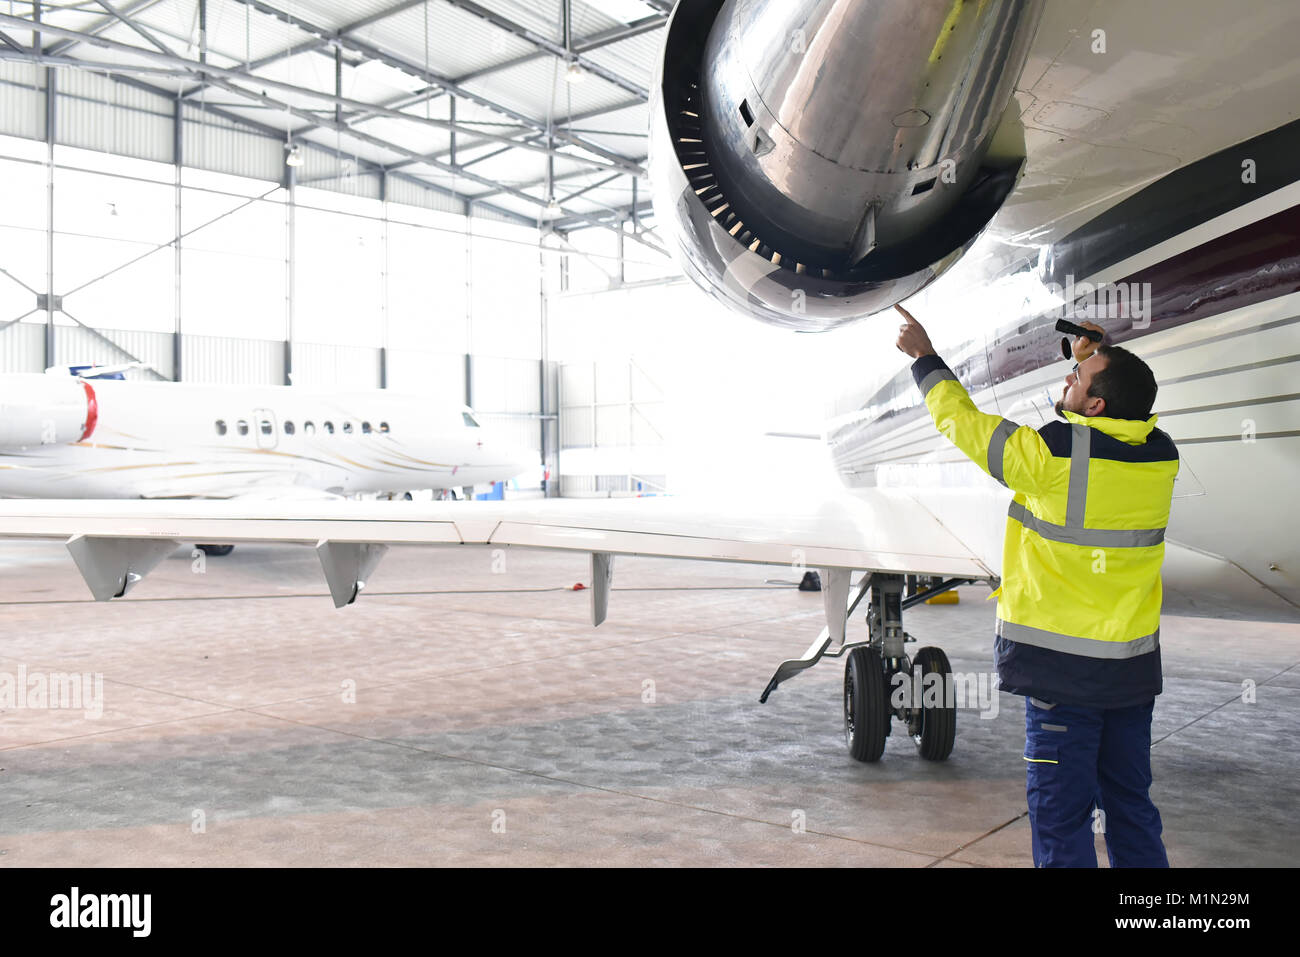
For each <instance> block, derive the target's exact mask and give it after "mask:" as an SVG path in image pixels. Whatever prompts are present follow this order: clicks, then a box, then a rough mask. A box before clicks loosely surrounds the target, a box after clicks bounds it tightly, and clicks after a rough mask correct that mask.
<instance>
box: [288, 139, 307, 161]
mask: <svg viewBox="0 0 1300 957" xmlns="http://www.w3.org/2000/svg"><path fill="white" fill-rule="evenodd" d="M285 148H286V149H287V150H288V153H287V154H286V155H285V157H284V165H285V166H301V165H302V164H303V163H304V162H305V160H304V159H303V155H302V147H301V146H299V145H298V144H297V143H294V144H293V145H292V146H287V147H285Z"/></svg>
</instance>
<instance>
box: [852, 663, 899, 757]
mask: <svg viewBox="0 0 1300 957" xmlns="http://www.w3.org/2000/svg"><path fill="white" fill-rule="evenodd" d="M887 737H889V689H888V688H887V687H886V685H885V670H884V667H883V666H882V665H881V662H880V652H879V651H877V650H876V649H875V648H869V647H868V648H854V649H853V650H852V651H850V652H849V660H848V661H846V662H845V663H844V740H845V743H847V744H848V746H849V754H851V755H853V758H854V760H857V761H879V760H880V756H881V755H882V754H884V753H885V738H887Z"/></svg>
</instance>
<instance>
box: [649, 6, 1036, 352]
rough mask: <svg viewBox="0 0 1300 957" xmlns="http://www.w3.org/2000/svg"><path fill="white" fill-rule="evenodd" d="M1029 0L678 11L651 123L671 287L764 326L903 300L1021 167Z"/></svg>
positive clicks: (857, 312)
mask: <svg viewBox="0 0 1300 957" xmlns="http://www.w3.org/2000/svg"><path fill="white" fill-rule="evenodd" d="M1041 13H1042V0H980V2H978V3H976V2H972V0H951V2H943V3H941V2H937V0H924V2H921V0H801V2H794V0H679V2H678V4H677V7H676V10H675V11H674V13H673V16H672V20H671V21H670V23H669V25H668V28H667V37H666V41H665V46H664V53H663V58H662V61H661V65H660V74H659V76H658V77H657V78H656V82H655V86H654V90H653V94H654V102H653V108H652V114H651V143H652V145H651V157H650V163H651V173H652V176H653V177H654V182H655V209H656V214H657V217H658V219H659V220H660V222H661V223H662V224H663V225H664V226H665V228H666V230H667V232H668V233H669V242H670V245H671V246H672V248H673V251H674V253H675V254H676V255H677V257H678V259H679V260H680V261H681V263H682V266H683V269H684V270H685V272H686V273H687V275H689V276H691V278H692V279H694V280H695V282H697V283H698V284H699V285H701V286H702V287H703V288H704V289H705V290H707V291H708V292H710V293H711V294H712V295H714V296H715V297H717V298H719V299H721V300H723V301H724V302H727V303H728V304H730V305H732V306H734V307H736V308H738V309H740V310H741V311H743V312H744V313H746V314H747V315H751V316H754V317H756V318H759V319H763V320H766V321H768V322H772V323H775V324H777V325H782V326H787V327H792V328H797V329H801V330H805V331H820V330H824V329H829V328H832V327H835V326H838V325H841V324H843V323H845V322H849V321H852V320H855V319H859V318H861V317H863V316H867V315H871V314H872V313H875V312H878V311H880V310H882V309H886V308H888V307H890V306H892V305H893V304H894V303H897V302H900V301H902V300H903V299H906V298H907V297H908V296H911V295H913V294H914V293H916V292H917V291H919V290H920V289H921V288H923V287H924V286H925V285H927V284H928V283H930V282H931V281H933V280H934V279H935V278H936V277H937V276H939V275H940V274H942V273H943V272H944V271H945V270H946V269H948V268H949V267H950V266H952V265H953V264H954V263H955V262H956V261H957V260H958V259H959V258H960V257H961V256H962V254H963V253H965V252H966V250H967V249H969V248H970V246H971V244H972V243H973V242H974V241H975V239H976V238H977V237H978V236H979V234H980V232H981V231H982V230H983V229H984V227H985V226H987V225H988V224H989V222H990V221H991V220H992V219H993V216H994V214H996V213H997V211H998V209H999V208H1000V207H1001V206H1002V204H1003V202H1004V201H1005V200H1006V198H1007V196H1008V194H1009V193H1010V192H1011V190H1012V188H1013V187H1014V186H1015V184H1016V181H1017V179H1018V178H1019V175H1020V172H1021V170H1022V168H1023V166H1024V159H1025V150H1024V134H1023V130H1022V128H1021V127H1020V123H1019V116H1018V111H1017V109H1016V108H1015V107H1016V104H1015V103H1014V102H1013V101H1012V92H1013V91H1014V87H1015V83H1016V81H1017V80H1018V79H1019V77H1020V71H1021V69H1022V68H1023V67H1024V64H1025V60H1026V58H1027V56H1028V53H1029V47H1030V43H1031V42H1032V40H1033V37H1034V33H1035V31H1036V29H1037V27H1038V21H1039V17H1040V16H1041Z"/></svg>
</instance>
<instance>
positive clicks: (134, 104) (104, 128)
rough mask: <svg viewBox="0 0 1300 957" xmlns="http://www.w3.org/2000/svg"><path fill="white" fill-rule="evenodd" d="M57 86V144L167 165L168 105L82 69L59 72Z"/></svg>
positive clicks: (169, 154) (169, 150)
mask: <svg viewBox="0 0 1300 957" xmlns="http://www.w3.org/2000/svg"><path fill="white" fill-rule="evenodd" d="M56 84H57V88H58V91H59V102H58V111H57V113H56V118H57V124H58V132H57V136H58V141H59V142H60V143H62V144H63V145H65V146H80V147H82V148H84V149H90V150H100V151H102V152H104V153H116V154H117V155H119V156H134V157H136V158H138V159H147V160H155V161H157V162H160V163H168V162H171V159H172V117H173V107H172V101H171V100H169V99H167V98H165V97H161V96H155V95H154V94H152V93H147V92H145V91H144V90H140V89H137V88H136V87H133V86H127V85H126V84H125V83H114V82H113V81H112V80H110V79H108V78H107V77H102V76H96V75H95V74H94V73H87V72H85V71H84V70H60V71H59V74H58V79H57V81H56ZM37 135H41V134H37Z"/></svg>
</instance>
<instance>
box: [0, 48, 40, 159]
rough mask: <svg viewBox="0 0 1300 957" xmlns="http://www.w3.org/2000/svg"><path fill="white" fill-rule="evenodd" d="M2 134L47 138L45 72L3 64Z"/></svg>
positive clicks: (0, 78)
mask: <svg viewBox="0 0 1300 957" xmlns="http://www.w3.org/2000/svg"><path fill="white" fill-rule="evenodd" d="M0 133H7V134H9V135H10V136H21V137H24V138H26V139H31V140H39V139H42V138H44V136H45V71H44V70H42V69H39V68H37V67H35V66H29V65H28V64H26V63H14V62H12V61H4V62H0Z"/></svg>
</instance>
